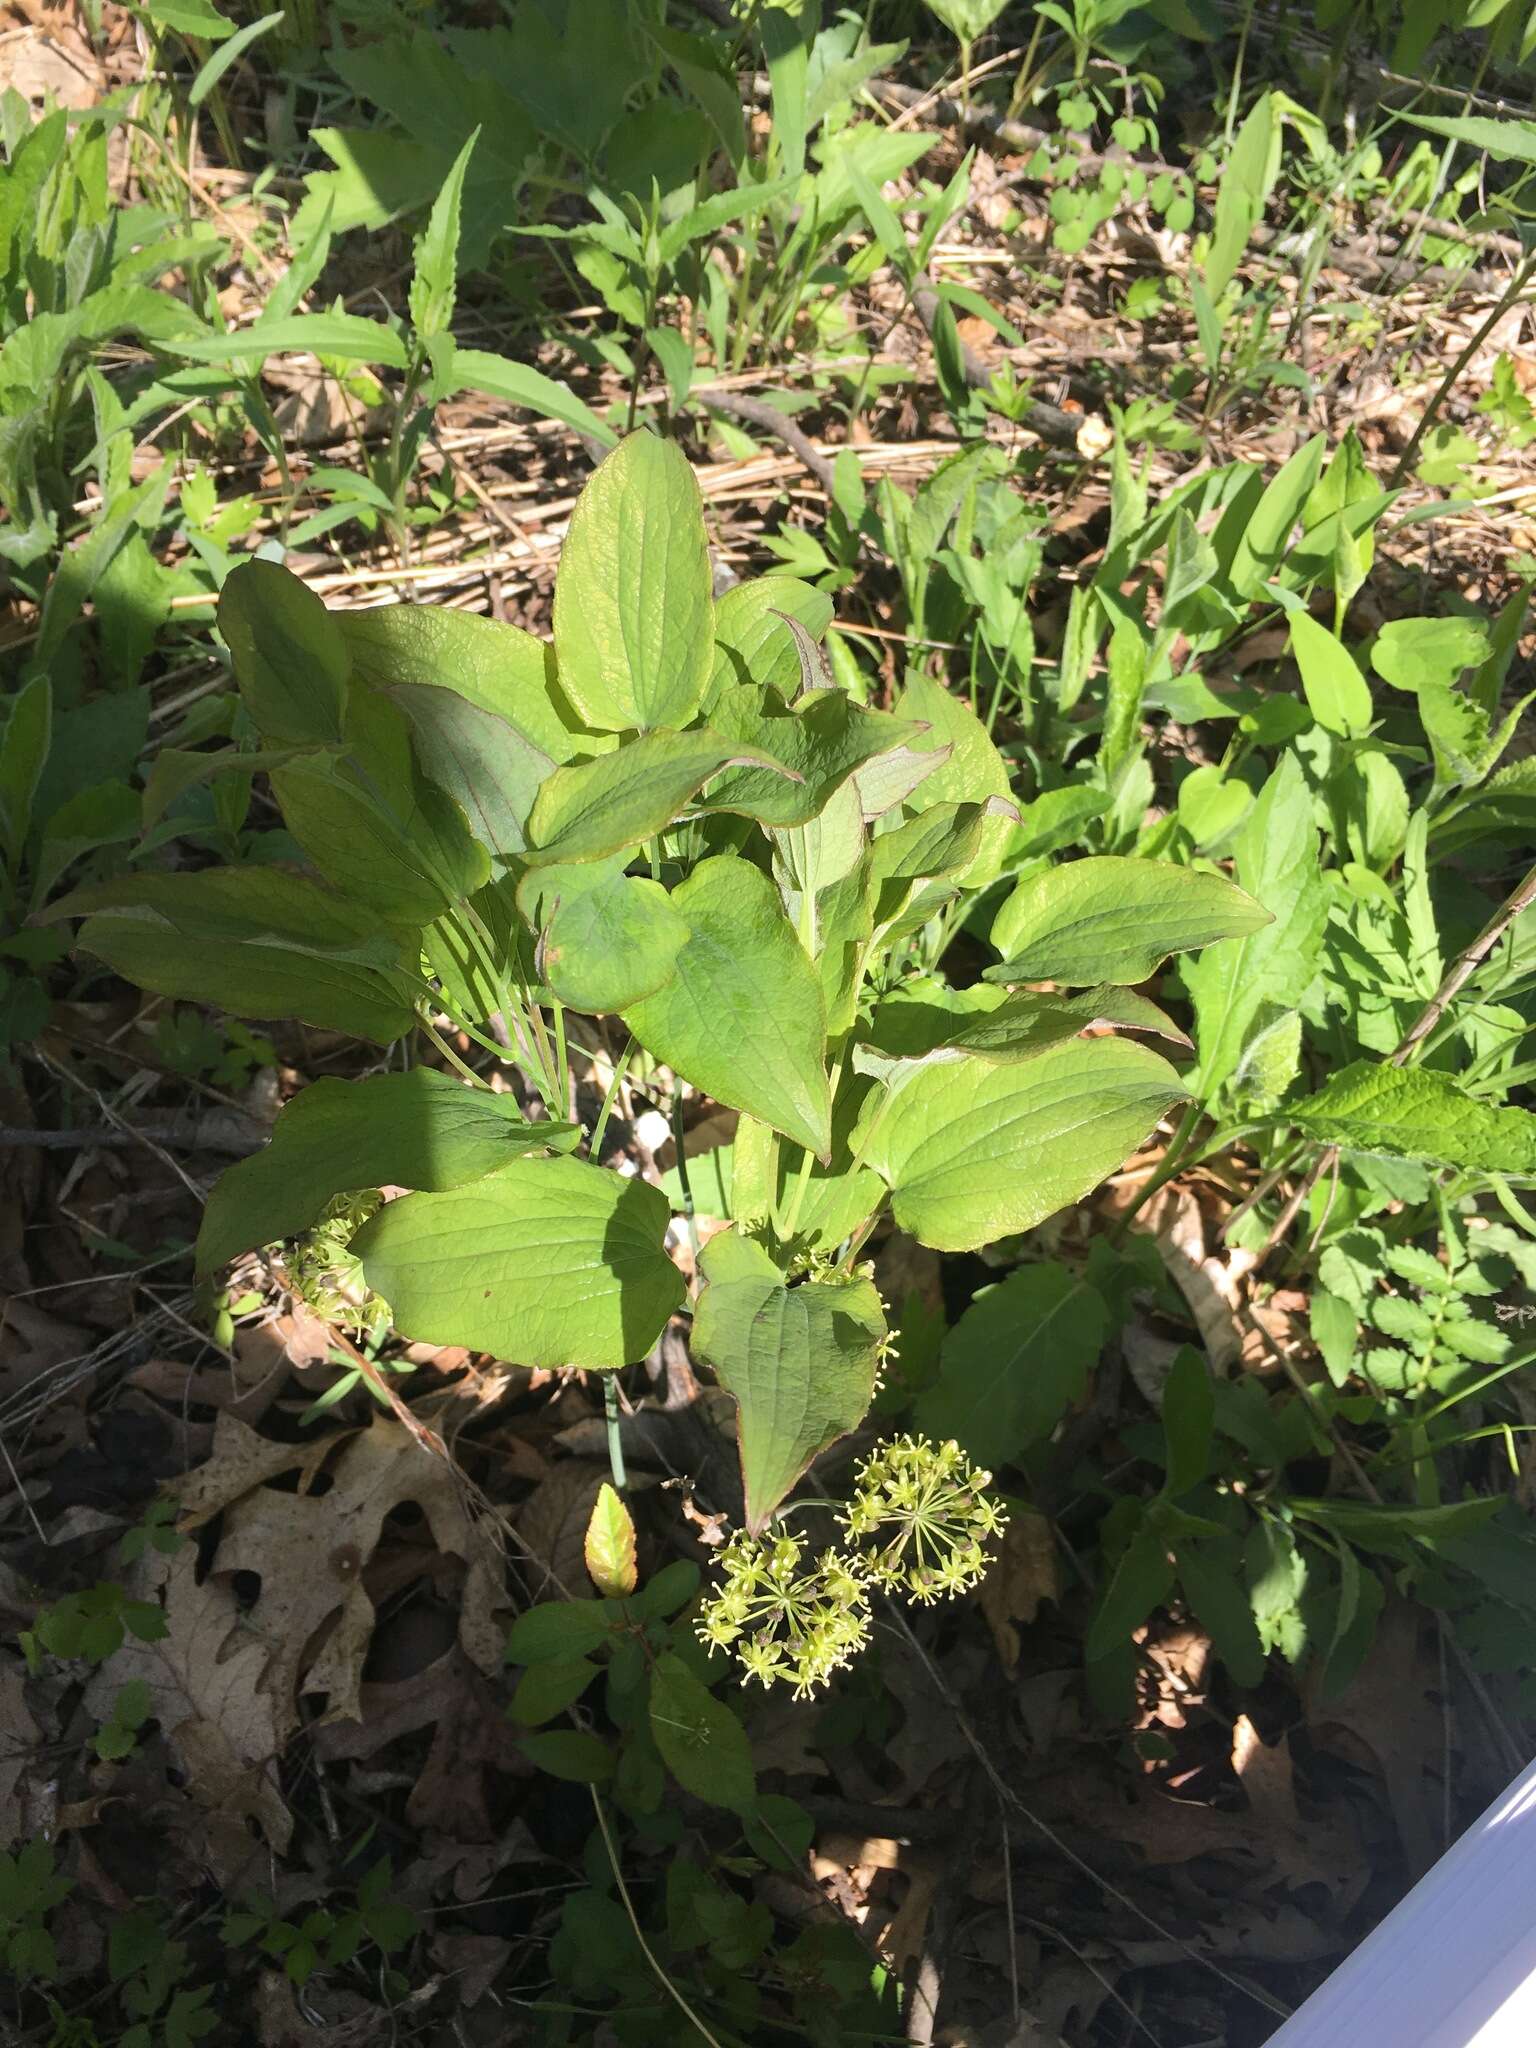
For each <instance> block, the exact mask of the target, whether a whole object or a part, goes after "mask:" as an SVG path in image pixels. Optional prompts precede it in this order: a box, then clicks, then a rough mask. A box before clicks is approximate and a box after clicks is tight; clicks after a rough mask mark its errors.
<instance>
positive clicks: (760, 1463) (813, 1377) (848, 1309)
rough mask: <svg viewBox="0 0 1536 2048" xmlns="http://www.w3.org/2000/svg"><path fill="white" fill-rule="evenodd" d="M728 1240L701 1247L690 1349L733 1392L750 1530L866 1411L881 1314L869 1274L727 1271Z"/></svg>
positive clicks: (733, 1237)
mask: <svg viewBox="0 0 1536 2048" xmlns="http://www.w3.org/2000/svg"><path fill="white" fill-rule="evenodd" d="M733 1240H735V1241H736V1242H738V1243H739V1242H744V1241H743V1240H737V1239H736V1233H735V1232H727V1233H725V1234H724V1235H723V1236H721V1237H715V1238H711V1240H710V1242H709V1244H708V1245H707V1246H706V1247H705V1250H704V1253H703V1255H702V1258H701V1261H700V1264H701V1269H702V1271H703V1274H704V1277H705V1280H706V1281H707V1283H708V1284H707V1285H706V1286H705V1288H704V1290H703V1292H702V1293H701V1294H700V1296H699V1299H698V1303H697V1305H696V1307H695V1309H694V1318H693V1352H694V1356H695V1357H697V1358H700V1359H702V1360H703V1361H704V1363H705V1364H706V1365H709V1366H712V1367H713V1368H714V1371H715V1374H716V1377H717V1378H718V1379H719V1381H720V1384H721V1385H722V1386H723V1387H724V1388H725V1389H726V1390H727V1392H729V1393H731V1394H733V1395H734V1396H735V1398H736V1404H737V1407H738V1409H739V1411H740V1414H739V1419H738V1424H737V1429H738V1437H739V1442H740V1447H741V1473H742V1482H743V1485H744V1487H745V1491H746V1510H747V1526H748V1528H749V1529H751V1530H753V1531H754V1532H756V1531H759V1530H761V1529H762V1528H763V1527H764V1526H765V1525H766V1523H767V1521H768V1519H769V1517H770V1516H771V1515H772V1513H773V1511H774V1509H775V1508H776V1507H777V1506H778V1505H779V1503H780V1501H782V1500H783V1499H784V1497H785V1495H786V1494H787V1493H788V1492H789V1491H790V1489H791V1488H792V1487H793V1486H794V1485H795V1483H796V1481H797V1480H798V1479H799V1478H800V1476H801V1474H802V1473H803V1472H804V1471H805V1469H806V1467H807V1466H808V1465H809V1464H810V1462H811V1460H812V1459H813V1458H815V1457H816V1456H817V1455H818V1454H819V1453H820V1452H822V1451H824V1450H825V1449H826V1448H827V1447H828V1445H829V1444H833V1443H836V1441H837V1440H838V1438H839V1437H842V1436H846V1435H847V1434H848V1433H849V1431H850V1430H853V1429H856V1428H857V1427H858V1425H859V1423H860V1422H861V1421H862V1420H863V1419H864V1415H865V1413H866V1411H867V1410H868V1408H869V1404H870V1402H871V1400H872V1399H873V1398H874V1387H875V1370H876V1367H877V1365H878V1363H879V1358H880V1346H881V1343H882V1341H883V1339H884V1337H885V1334H886V1329H885V1314H884V1311H883V1310H882V1308H881V1306H880V1297H879V1295H878V1294H877V1293H876V1291H875V1289H874V1286H873V1285H872V1283H871V1282H870V1281H868V1280H845V1281H807V1282H806V1283H805V1284H804V1285H803V1286H799V1287H788V1286H786V1285H785V1283H784V1280H783V1278H782V1276H781V1275H780V1274H779V1273H777V1272H776V1271H772V1270H770V1271H767V1272H755V1273H752V1274H747V1275H743V1276H740V1277H736V1276H734V1275H731V1274H730V1261H729V1257H728V1254H729V1251H730V1249H731V1246H732V1241H733ZM717 1246H719V1247H721V1249H720V1250H718V1251H717V1250H716V1247H717Z"/></svg>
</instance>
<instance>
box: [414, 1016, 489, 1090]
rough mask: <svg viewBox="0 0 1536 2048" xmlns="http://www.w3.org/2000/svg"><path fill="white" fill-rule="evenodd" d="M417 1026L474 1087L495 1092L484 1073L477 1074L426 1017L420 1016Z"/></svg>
mask: <svg viewBox="0 0 1536 2048" xmlns="http://www.w3.org/2000/svg"><path fill="white" fill-rule="evenodd" d="M416 1026H417V1029H418V1030H420V1031H424V1032H425V1033H426V1035H427V1037H428V1038H430V1039H431V1041H432V1043H433V1044H434V1045H435V1046H436V1047H437V1049H438V1051H439V1052H440V1053H441V1054H442V1056H443V1058H444V1059H445V1060H446V1061H447V1062H448V1064H449V1066H451V1067H455V1068H457V1070H458V1071H459V1073H461V1074H462V1075H463V1076H464V1079H465V1080H466V1081H468V1082H469V1084H470V1086H471V1087H472V1088H484V1089H485V1090H486V1091H487V1093H494V1090H493V1089H492V1088H491V1084H490V1082H489V1081H487V1080H486V1079H485V1078H484V1077H483V1076H482V1075H480V1074H477V1073H476V1072H475V1070H474V1068H473V1067H472V1066H470V1065H469V1064H468V1063H467V1061H465V1060H462V1059H460V1057H459V1055H458V1054H457V1053H456V1052H455V1051H454V1049H453V1047H452V1046H451V1045H450V1044H449V1043H448V1041H447V1039H446V1038H444V1037H443V1036H442V1034H441V1032H439V1031H438V1030H437V1029H436V1027H435V1026H434V1025H432V1024H431V1023H429V1022H428V1020H427V1019H426V1018H425V1017H420V1016H418V1017H417V1019H416Z"/></svg>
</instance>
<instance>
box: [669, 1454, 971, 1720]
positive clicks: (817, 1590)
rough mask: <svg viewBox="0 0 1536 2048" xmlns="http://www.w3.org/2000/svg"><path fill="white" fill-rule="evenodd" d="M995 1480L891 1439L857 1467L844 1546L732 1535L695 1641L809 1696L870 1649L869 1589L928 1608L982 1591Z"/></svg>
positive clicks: (959, 1461)
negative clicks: (818, 1548) (813, 1548)
mask: <svg viewBox="0 0 1536 2048" xmlns="http://www.w3.org/2000/svg"><path fill="white" fill-rule="evenodd" d="M991 1478H992V1475H991V1473H990V1472H981V1471H978V1470H977V1468H976V1467H975V1466H974V1465H972V1464H971V1463H970V1462H969V1461H968V1459H967V1458H966V1456H965V1453H964V1452H963V1451H962V1450H961V1449H960V1446H959V1445H958V1444H955V1443H944V1444H938V1445H935V1444H931V1443H929V1442H928V1440H927V1438H926V1437H911V1436H899V1437H893V1438H892V1439H891V1441H890V1442H889V1443H887V1444H885V1445H883V1446H882V1447H881V1449H880V1450H878V1451H876V1452H875V1453H874V1455H873V1456H872V1457H869V1458H867V1459H866V1460H865V1461H864V1463H863V1464H862V1465H861V1466H860V1467H859V1470H858V1474H857V1481H856V1485H855V1489H854V1494H853V1498H852V1499H851V1500H850V1501H849V1503H848V1505H847V1507H846V1508H845V1509H844V1511H843V1516H842V1521H843V1527H844V1528H845V1529H846V1531H847V1533H848V1539H849V1544H850V1548H849V1550H848V1551H846V1552H843V1551H838V1550H824V1551H823V1552H822V1553H821V1556H820V1557H819V1558H817V1559H815V1560H814V1561H810V1562H808V1561H807V1556H806V1549H807V1546H806V1545H805V1543H804V1542H803V1541H802V1540H801V1539H800V1538H799V1537H797V1536H791V1535H788V1534H781V1535H777V1536H773V1537H757V1536H749V1535H747V1534H746V1533H745V1531H741V1532H738V1533H737V1534H736V1535H735V1536H733V1537H732V1538H731V1540H730V1542H729V1543H728V1544H727V1545H726V1546H725V1549H724V1550H723V1551H722V1552H721V1554H720V1560H719V1563H720V1583H719V1585H718V1587H717V1588H716V1590H715V1593H714V1595H713V1597H712V1598H711V1599H709V1600H707V1601H706V1602H705V1603H704V1606H703V1607H702V1609H701V1610H700V1613H699V1619H698V1622H697V1629H698V1634H699V1637H700V1639H701V1640H702V1641H703V1642H705V1643H707V1644H708V1645H709V1647H710V1649H711V1650H726V1651H729V1652H731V1653H732V1654H733V1655H734V1656H735V1658H736V1660H737V1662H738V1663H739V1664H740V1665H741V1667H742V1669H743V1671H744V1672H745V1673H746V1675H747V1677H748V1678H755V1679H757V1680H759V1681H760V1682H761V1683H762V1684H763V1685H765V1686H766V1685H774V1684H776V1683H777V1682H778V1680H780V1679H784V1680H785V1681H786V1682H788V1683H790V1684H792V1685H793V1687H794V1694H795V1698H796V1699H804V1698H806V1697H807V1696H808V1695H809V1694H810V1693H813V1692H814V1691H815V1690H816V1688H817V1686H819V1685H826V1684H827V1683H829V1681H830V1680H831V1677H832V1673H833V1672H834V1671H836V1670H837V1669H838V1668H839V1666H840V1665H843V1664H846V1663H848V1662H849V1661H850V1659H851V1658H852V1657H853V1656H854V1655H855V1654H856V1653H857V1652H858V1651H859V1650H861V1649H863V1647H864V1645H865V1644H866V1643H867V1642H868V1640H869V1629H870V1612H869V1595H870V1588H871V1586H878V1587H880V1588H881V1589H882V1590H884V1591H886V1592H890V1593H899V1594H901V1595H902V1596H903V1597H904V1598H906V1599H909V1600H919V1601H922V1602H924V1603H925V1604H926V1603H928V1602H930V1601H934V1600H941V1599H952V1598H953V1597H954V1595H955V1594H957V1593H965V1592H968V1591H969V1590H970V1588H971V1587H973V1586H976V1585H979V1584H980V1582H981V1580H982V1578H983V1577H984V1576H985V1574H986V1569H987V1558H986V1553H985V1551H984V1550H983V1548H982V1545H983V1543H985V1542H986V1540H987V1539H988V1538H989V1537H993V1536H996V1535H999V1534H1000V1533H1001V1531H1002V1529H1003V1526H1004V1523H1005V1522H1006V1520H1007V1517H1006V1516H1005V1515H1004V1513H1003V1511H1002V1509H1001V1508H1000V1507H999V1506H998V1504H997V1502H996V1501H994V1500H992V1499H990V1498H989V1497H988V1495H987V1494H986V1492H985V1491H984V1489H985V1488H986V1487H987V1486H988V1485H989V1484H990V1482H991Z"/></svg>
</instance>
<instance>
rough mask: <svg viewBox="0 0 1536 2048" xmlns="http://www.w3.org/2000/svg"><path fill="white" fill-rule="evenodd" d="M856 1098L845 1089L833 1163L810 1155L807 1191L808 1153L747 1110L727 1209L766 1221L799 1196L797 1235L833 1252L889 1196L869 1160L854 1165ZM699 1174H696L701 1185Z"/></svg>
mask: <svg viewBox="0 0 1536 2048" xmlns="http://www.w3.org/2000/svg"><path fill="white" fill-rule="evenodd" d="M857 1101H858V1097H857V1095H855V1094H854V1092H853V1091H852V1090H851V1089H848V1088H845V1089H843V1090H842V1092H841V1094H840V1096H839V1099H838V1102H837V1104H836V1106H835V1108H834V1112H833V1120H832V1141H833V1154H832V1164H831V1165H830V1166H823V1165H822V1164H821V1162H820V1161H819V1160H814V1159H813V1161H812V1164H811V1171H810V1174H809V1176H808V1177H807V1179H806V1182H805V1187H804V1191H803V1193H802V1192H800V1191H799V1186H800V1176H801V1169H802V1168H803V1166H804V1163H805V1156H806V1155H805V1154H804V1152H802V1151H801V1150H800V1148H799V1147H798V1146H796V1145H786V1144H785V1143H784V1141H783V1140H782V1139H781V1138H780V1137H779V1135H778V1133H777V1132H776V1131H774V1130H771V1129H770V1128H769V1127H768V1125H767V1124H762V1123H759V1122H758V1120H757V1118H756V1117H751V1116H744V1117H743V1118H742V1119H741V1121H740V1123H739V1124H738V1125H737V1127H736V1138H735V1142H734V1143H733V1145H732V1146H731V1168H730V1174H731V1180H730V1190H729V1201H728V1204H727V1207H726V1210H725V1213H726V1214H727V1215H729V1216H730V1217H731V1218H732V1219H733V1220H734V1221H735V1222H737V1223H741V1224H750V1223H766V1222H768V1221H769V1219H770V1218H771V1217H773V1216H775V1215H778V1216H787V1215H788V1214H789V1213H790V1210H791V1207H792V1205H793V1204H794V1203H795V1202H796V1200H797V1199H798V1202H799V1209H798V1213H797V1214H796V1215H795V1228H794V1237H795V1241H796V1243H797V1244H801V1245H804V1246H805V1247H806V1248H807V1249H809V1250H812V1251H824V1252H832V1251H836V1249H837V1247H838V1246H839V1245H840V1244H841V1243H842V1242H843V1240H844V1239H845V1238H846V1237H849V1236H851V1235H852V1233H853V1232H854V1231H855V1230H856V1229H857V1228H858V1226H859V1225H860V1224H861V1223H862V1222H863V1221H864V1219H865V1217H866V1216H871V1215H873V1213H874V1212H875V1210H876V1209H877V1208H878V1207H879V1206H880V1204H881V1203H882V1202H883V1201H884V1200H885V1183H884V1181H883V1180H881V1178H880V1176H879V1174H877V1173H872V1172H871V1171H870V1169H869V1168H868V1167H867V1166H859V1167H855V1166H854V1165H853V1161H852V1156H851V1153H850V1149H849V1146H848V1142H847V1141H848V1126H849V1124H850V1123H851V1121H852V1113H853V1108H854V1106H855V1104H856V1103H857ZM698 1179H699V1175H698V1173H697V1172H695V1174H694V1182H695V1185H697V1183H698Z"/></svg>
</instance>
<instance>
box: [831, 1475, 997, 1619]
mask: <svg viewBox="0 0 1536 2048" xmlns="http://www.w3.org/2000/svg"><path fill="white" fill-rule="evenodd" d="M991 1479H992V1474H991V1473H990V1472H983V1471H980V1470H979V1469H978V1468H977V1467H976V1466H974V1465H972V1464H971V1463H970V1461H969V1460H968V1459H967V1457H966V1455H965V1453H964V1451H962V1450H961V1448H960V1446H959V1445H958V1444H957V1443H953V1442H950V1443H943V1444H931V1443H929V1441H928V1439H927V1438H926V1437H921V1436H916V1437H914V1436H897V1437H892V1438H891V1439H890V1441H889V1442H888V1443H884V1444H882V1445H881V1446H880V1448H879V1450H877V1451H875V1452H874V1453H873V1454H872V1455H871V1456H870V1457H868V1458H866V1459H865V1461H864V1463H863V1464H862V1465H861V1466H860V1467H859V1469H858V1473H857V1475H856V1477H855V1485H854V1492H853V1497H852V1499H851V1500H850V1501H849V1503H848V1505H847V1507H846V1508H845V1509H844V1510H843V1527H844V1528H845V1529H846V1531H847V1532H848V1538H849V1541H850V1542H851V1543H853V1544H855V1545H856V1546H857V1549H858V1554H859V1560H860V1563H861V1565H862V1567H863V1569H864V1570H865V1571H866V1572H867V1573H868V1575H869V1577H870V1578H871V1579H872V1580H873V1581H874V1583H875V1584H876V1585H877V1586H883V1587H884V1588H885V1589H886V1591H887V1592H891V1593H901V1594H903V1595H905V1597H906V1598H907V1599H909V1600H918V1601H921V1602H923V1603H924V1604H925V1605H926V1604H928V1603H929V1602H931V1601H934V1600H951V1599H953V1598H954V1597H955V1595H956V1594H957V1593H965V1592H969V1591H970V1589H971V1588H972V1587H973V1586H977V1585H979V1584H980V1583H981V1581H982V1579H983V1578H984V1577H985V1576H986V1570H987V1558H986V1553H985V1552H984V1550H983V1549H982V1545H983V1543H984V1542H985V1541H986V1539H987V1538H988V1537H992V1536H997V1535H1000V1534H1001V1533H1002V1530H1003V1527H1004V1525H1005V1523H1006V1521H1007V1516H1006V1515H1005V1514H1004V1512H1003V1510H1002V1508H1001V1507H999V1505H998V1503H997V1502H996V1501H995V1500H992V1499H991V1498H990V1497H989V1496H988V1495H987V1493H986V1491H985V1488H986V1487H987V1486H988V1485H989V1484H990V1483H991Z"/></svg>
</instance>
